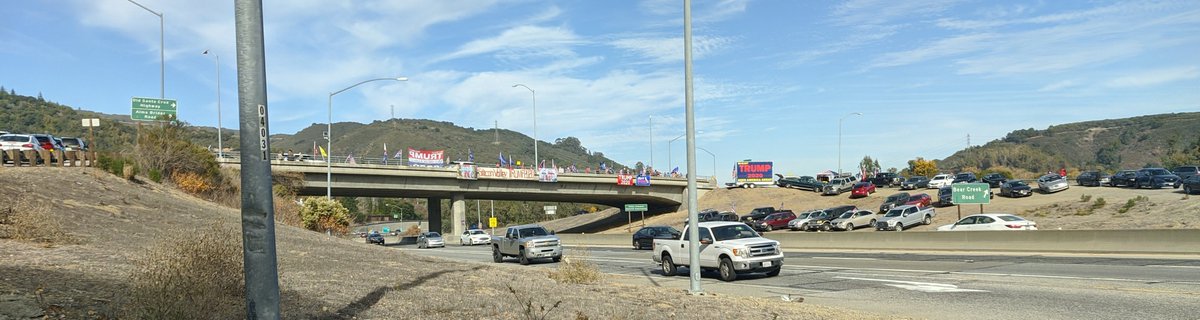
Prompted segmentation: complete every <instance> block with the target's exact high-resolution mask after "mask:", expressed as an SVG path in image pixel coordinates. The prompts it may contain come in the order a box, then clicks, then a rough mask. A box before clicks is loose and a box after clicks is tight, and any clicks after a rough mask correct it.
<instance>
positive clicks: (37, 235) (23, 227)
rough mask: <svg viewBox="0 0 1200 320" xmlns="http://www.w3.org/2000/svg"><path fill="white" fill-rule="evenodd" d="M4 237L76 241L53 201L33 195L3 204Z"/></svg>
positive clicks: (43, 241) (0, 227) (0, 222)
mask: <svg viewBox="0 0 1200 320" xmlns="http://www.w3.org/2000/svg"><path fill="white" fill-rule="evenodd" d="M0 239H14V240H21V241H29V242H36V243H41V244H45V245H47V246H52V245H55V244H70V243H75V242H76V240H75V239H74V238H72V237H71V236H70V235H69V234H68V233H67V232H66V231H64V230H63V228H62V225H60V224H59V222H58V218H57V216H55V215H54V214H53V212H51V210H50V205H49V204H47V203H46V202H45V201H39V200H38V199H36V198H33V197H29V196H18V197H17V198H15V199H12V201H7V202H6V203H5V205H3V206H0Z"/></svg>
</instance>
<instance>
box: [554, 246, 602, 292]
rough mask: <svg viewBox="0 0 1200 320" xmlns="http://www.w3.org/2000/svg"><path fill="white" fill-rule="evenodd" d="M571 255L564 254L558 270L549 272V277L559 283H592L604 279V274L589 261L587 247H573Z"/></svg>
mask: <svg viewBox="0 0 1200 320" xmlns="http://www.w3.org/2000/svg"><path fill="white" fill-rule="evenodd" d="M572 251H574V252H576V254H573V255H567V256H564V257H563V259H562V262H561V263H559V265H558V270H556V271H551V272H550V278H551V279H554V280H555V281H558V282H559V283H574V284H594V283H597V282H600V281H601V280H603V279H604V274H603V273H601V272H600V269H599V268H597V267H596V265H595V264H593V263H591V262H589V261H588V260H589V259H588V257H590V256H591V254H590V253H589V252H588V251H587V249H573V250H572Z"/></svg>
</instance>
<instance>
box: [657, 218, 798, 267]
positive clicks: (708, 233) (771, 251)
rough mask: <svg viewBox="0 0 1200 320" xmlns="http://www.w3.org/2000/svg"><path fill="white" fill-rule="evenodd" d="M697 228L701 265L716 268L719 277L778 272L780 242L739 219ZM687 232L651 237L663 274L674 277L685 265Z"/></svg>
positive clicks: (701, 225)
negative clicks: (679, 267) (671, 236)
mask: <svg viewBox="0 0 1200 320" xmlns="http://www.w3.org/2000/svg"><path fill="white" fill-rule="evenodd" d="M697 225H698V226H699V231H700V268H702V269H707V270H712V269H715V270H717V271H719V272H720V273H721V280H724V281H733V280H737V277H738V274H744V273H756V272H762V273H766V274H767V276H771V277H773V276H777V275H779V270H780V269H781V268H782V267H783V251H782V250H780V249H779V241H775V240H771V239H767V238H763V237H762V236H760V235H759V234H758V232H755V231H754V229H752V228H750V226H747V225H746V224H745V223H741V222H729V221H710V222H701V223H699V224H697ZM688 235H689V231H688V229H687V228H684V229H683V235H681V236H680V238H679V239H658V240H654V257H653V258H654V262H656V263H659V264H660V265H661V266H662V272H663V275H665V276H668V277H669V276H674V275H675V274H676V273H677V272H678V269H677V268H678V267H677V266H685V267H686V266H687V265H688V261H689V259H688V257H689V251H688V248H689V247H688V246H689V241H688V239H689V238H688Z"/></svg>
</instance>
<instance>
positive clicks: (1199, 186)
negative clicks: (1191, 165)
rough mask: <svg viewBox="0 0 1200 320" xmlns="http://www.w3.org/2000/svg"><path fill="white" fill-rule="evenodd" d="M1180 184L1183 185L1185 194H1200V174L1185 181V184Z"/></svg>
mask: <svg viewBox="0 0 1200 320" xmlns="http://www.w3.org/2000/svg"><path fill="white" fill-rule="evenodd" d="M1180 184H1182V185H1183V193H1184V194H1189V195H1190V194H1195V193H1200V174H1198V175H1193V176H1191V177H1188V178H1187V179H1183V182H1182V183H1180Z"/></svg>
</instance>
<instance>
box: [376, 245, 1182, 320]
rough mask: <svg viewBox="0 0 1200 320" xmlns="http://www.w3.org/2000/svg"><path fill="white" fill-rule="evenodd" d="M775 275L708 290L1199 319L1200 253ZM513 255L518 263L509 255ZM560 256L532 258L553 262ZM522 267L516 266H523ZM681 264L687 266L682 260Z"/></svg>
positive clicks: (962, 259)
mask: <svg viewBox="0 0 1200 320" xmlns="http://www.w3.org/2000/svg"><path fill="white" fill-rule="evenodd" d="M393 248H397V249H399V250H404V251H407V252H411V253H414V254H421V255H428V256H435V257H442V258H447V259H452V260H462V261H471V262H479V263H491V251H490V248H489V247H487V246H474V247H460V246H457V245H451V246H448V247H446V248H434V249H416V247H415V246H393ZM580 252H586V253H587V255H588V256H589V259H588V260H589V261H591V262H593V263H595V264H596V265H597V266H598V267H599V268H600V270H601V271H602V272H605V273H608V274H612V275H613V276H612V277H609V278H610V279H611V280H612V281H616V282H621V283H630V284H638V285H652V286H660V287H668V288H678V289H687V288H688V278H687V276H686V275H685V274H684V275H682V276H675V277H665V276H663V275H662V274H661V271H659V269H658V265H657V264H655V263H654V262H653V261H652V260H651V259H650V254H651V253H650V251H647V250H637V251H635V250H632V249H629V248H615V247H589V248H583V247H567V255H568V256H570V255H572V254H577V253H580ZM785 261H786V262H785V266H784V269H783V271H782V272H781V273H780V275H779V276H778V277H770V278H767V277H762V276H747V277H744V278H743V279H739V280H738V281H734V282H728V283H727V282H722V281H720V280H719V279H717V275H716V274H715V273H705V274H704V279H703V280H702V281H703V282H702V286H703V289H704V291H705V292H711V293H716V294H730V295H745V296H758V297H766V298H772V299H780V298H781V297H782V296H789V297H802V298H804V299H805V300H804V301H805V303H815V304H821V305H827V306H835V307H843V308H846V309H848V310H860V311H867V312H873V313H877V314H881V315H887V316H897V317H916V318H929V319H1022V318H1024V319H1197V318H1200V311H1198V310H1200V257H1197V256H1148V257H1135V256H1112V255H1103V256H1100V255H1058V256H1054V255H1036V254H987V253H920V254H907V253H896V252H853V253H840V252H830V251H825V252H796V251H792V252H788V253H786V260H785ZM507 264H510V265H514V266H515V265H517V263H516V260H514V259H509V260H507ZM556 266H557V263H553V262H544V263H537V264H535V265H533V266H531V267H540V268H554V267H556ZM518 267H519V266H518ZM681 271H686V268H683V270H681Z"/></svg>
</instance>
